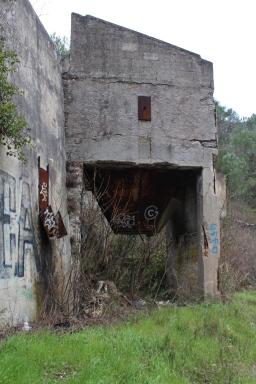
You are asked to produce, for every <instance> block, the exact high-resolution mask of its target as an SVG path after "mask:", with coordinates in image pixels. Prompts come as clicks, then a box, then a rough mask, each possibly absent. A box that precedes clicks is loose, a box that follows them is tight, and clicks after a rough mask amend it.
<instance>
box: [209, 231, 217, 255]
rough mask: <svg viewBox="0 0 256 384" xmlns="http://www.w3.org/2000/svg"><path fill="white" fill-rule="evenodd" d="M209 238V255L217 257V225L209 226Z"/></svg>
mask: <svg viewBox="0 0 256 384" xmlns="http://www.w3.org/2000/svg"><path fill="white" fill-rule="evenodd" d="M209 232H210V238H211V253H212V254H213V255H217V254H218V252H219V239H218V231H217V225H216V224H211V225H210V226H209Z"/></svg>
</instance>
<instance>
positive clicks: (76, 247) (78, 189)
mask: <svg viewBox="0 0 256 384" xmlns="http://www.w3.org/2000/svg"><path fill="white" fill-rule="evenodd" d="M66 185H67V207H68V213H69V223H70V242H71V254H72V256H73V257H74V256H76V255H78V254H80V247H81V205H82V194H83V188H84V177H83V163H82V162H79V161H71V162H68V163H67V181H66Z"/></svg>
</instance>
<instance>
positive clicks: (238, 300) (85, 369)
mask: <svg viewBox="0 0 256 384" xmlns="http://www.w3.org/2000/svg"><path fill="white" fill-rule="evenodd" d="M0 382H1V383H2V384H7V383H16V384H37V383H45V384H46V383H83V384H84V383H88V384H93V383H95V384H96V383H97V384H101V383H102V384H103V383H104V384H115V383H118V384H124V383H145V384H146V383H148V384H149V383H152V384H153V383H154V384H157V383H162V384H168V383H173V384H175V383H177V384H183V383H184V384H187V383H195V384H200V383H216V384H220V383H256V292H243V293H239V294H236V295H235V296H234V298H233V301H232V302H231V303H229V304H222V303H212V304H201V305H196V306H191V307H172V308H168V309H162V310H159V311H155V312H154V313H152V314H151V315H149V316H147V317H140V318H137V319H132V320H129V321H127V322H126V323H122V324H119V325H115V326H108V327H106V326H105V327H102V326H101V327H99V326H98V327H94V328H88V329H86V330H84V331H81V332H77V333H73V334H68V333H62V334H59V333H58V334H55V333H51V332H49V331H40V332H35V333H29V334H19V335H16V336H12V337H10V338H8V339H7V340H5V341H4V342H2V344H1V345H0Z"/></svg>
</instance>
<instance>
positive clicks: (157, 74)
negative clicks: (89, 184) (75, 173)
mask: <svg viewBox="0 0 256 384" xmlns="http://www.w3.org/2000/svg"><path fill="white" fill-rule="evenodd" d="M63 84H64V93H65V111H66V121H65V129H66V150H67V154H68V158H69V159H70V161H71V162H77V161H78V162H80V163H81V164H84V166H85V167H86V165H88V166H89V165H90V167H91V166H93V165H95V166H96V165H97V166H101V167H103V166H107V165H108V166H110V165H111V164H112V167H114V168H115V167H121V168H122V167H123V169H124V172H125V169H126V168H127V167H135V168H136V167H137V166H140V167H141V166H143V167H152V169H156V168H158V167H159V168H162V167H167V168H169V169H171V168H173V169H180V170H181V171H182V170H185V169H194V170H195V177H194V179H193V180H192V181H190V182H188V184H187V186H186V187H184V191H183V192H182V194H181V196H180V198H177V199H176V200H175V201H170V207H174V206H175V204H176V205H177V207H179V206H180V207H183V208H182V209H178V208H177V207H176V208H172V209H171V211H172V212H174V213H173V214H174V216H172V214H171V211H170V212H169V215H170V217H169V220H170V223H169V225H168V229H167V236H168V238H170V239H172V238H173V236H174V237H175V239H176V240H175V242H174V243H173V244H175V245H173V246H172V247H171V249H170V255H171V256H170V260H169V265H170V270H169V272H170V273H169V277H170V279H176V280H177V279H178V280H177V281H179V284H178V285H177V286H176V290H179V289H180V288H181V286H182V284H183V283H184V284H185V286H186V289H187V290H188V291H189V292H190V295H193V294H194V293H195V292H196V291H197V292H199V291H200V292H203V294H204V295H208V294H210V295H215V294H217V293H218V287H217V267H218V259H219V252H220V247H219V215H220V209H219V205H218V196H217V194H218V191H220V189H221V188H218V185H217V184H218V182H219V180H218V178H217V177H216V172H215V169H214V164H213V157H214V156H217V139H216V137H217V128H216V125H215V115H214V110H215V106H214V101H213V68H212V63H210V62H208V61H206V60H203V59H202V58H201V57H200V56H199V55H198V54H194V53H192V52H189V51H186V50H183V49H180V48H178V47H175V46H173V45H171V44H167V43H164V42H162V41H159V40H157V39H154V38H151V37H149V36H145V35H143V34H140V33H137V32H134V31H131V30H129V29H126V28H123V27H120V26H117V25H114V24H111V23H108V22H105V21H103V20H100V19H97V18H95V17H92V16H85V17H83V16H80V15H77V14H72V33H71V54H70V58H69V59H67V60H66V61H65V63H64V72H63ZM138 96H147V97H150V98H151V120H150V121H141V120H139V119H138ZM114 168H113V169H114ZM170 175H171V173H170ZM170 177H171V176H170ZM216 191H217V193H216ZM166 214H167V213H166ZM166 214H165V217H166ZM177 215H178V216H179V217H178V218H177V217H176V216H177ZM78 218H79V214H78V213H77V218H76V223H77V219H78ZM175 223H176V224H175ZM180 223H183V224H182V226H181V229H180V231H181V232H179V231H178V229H177V228H178V227H179V225H180ZM177 226H178V227H177ZM195 233H196V234H197V235H196V237H195V236H192V234H195ZM171 271H172V272H171ZM189 271H190V272H191V273H189ZM186 276H187V277H186ZM186 281H187V283H185V282H186ZM174 285H175V284H174Z"/></svg>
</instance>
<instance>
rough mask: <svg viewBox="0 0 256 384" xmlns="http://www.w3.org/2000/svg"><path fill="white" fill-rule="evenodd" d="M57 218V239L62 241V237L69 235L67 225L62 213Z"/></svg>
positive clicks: (58, 213)
mask: <svg viewBox="0 0 256 384" xmlns="http://www.w3.org/2000/svg"><path fill="white" fill-rule="evenodd" d="M55 218H56V223H57V231H56V236H57V239H60V238H61V237H64V236H66V235H67V234H68V233H67V230H66V227H65V224H64V223H63V220H62V217H61V213H60V212H59V211H58V212H57V214H56V217H55Z"/></svg>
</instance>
